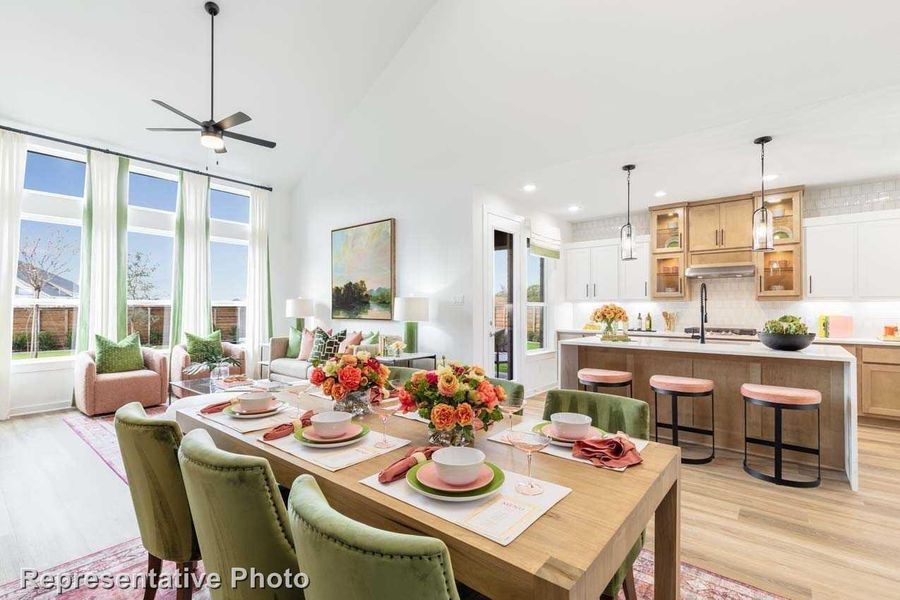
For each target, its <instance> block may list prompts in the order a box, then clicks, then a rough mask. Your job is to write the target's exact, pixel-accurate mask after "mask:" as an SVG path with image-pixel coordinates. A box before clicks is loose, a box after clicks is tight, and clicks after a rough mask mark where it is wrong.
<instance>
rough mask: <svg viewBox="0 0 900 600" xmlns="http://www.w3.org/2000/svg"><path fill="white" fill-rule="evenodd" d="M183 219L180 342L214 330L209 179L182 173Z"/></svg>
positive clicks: (203, 176)
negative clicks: (210, 264) (187, 337)
mask: <svg viewBox="0 0 900 600" xmlns="http://www.w3.org/2000/svg"><path fill="white" fill-rule="evenodd" d="M181 185H182V195H181V198H182V218H183V225H184V252H183V254H182V255H181V256H180V257H178V258H179V259H180V261H181V275H182V279H181V293H182V298H181V337H180V339H181V341H184V339H185V338H184V334H185V332H187V333H192V334H195V335H207V334H209V333H210V332H211V331H212V322H211V321H212V315H211V313H212V305H211V303H210V297H209V296H210V293H209V177H206V176H205V175H196V174H194V173H183V175H182V180H181Z"/></svg>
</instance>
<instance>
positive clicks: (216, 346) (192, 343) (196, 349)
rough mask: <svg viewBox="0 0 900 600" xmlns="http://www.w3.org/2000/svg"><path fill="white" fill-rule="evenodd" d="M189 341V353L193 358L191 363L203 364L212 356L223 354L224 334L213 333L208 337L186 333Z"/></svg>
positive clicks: (217, 331)
mask: <svg viewBox="0 0 900 600" xmlns="http://www.w3.org/2000/svg"><path fill="white" fill-rule="evenodd" d="M184 337H185V338H186V339H187V353H188V354H189V355H190V356H191V362H203V361H204V360H206V357H207V356H209V355H210V354H222V332H221V331H219V330H216V331H213V332H212V333H211V334H209V335H208V336H206V337H203V336H200V335H194V334H193V333H185V334H184Z"/></svg>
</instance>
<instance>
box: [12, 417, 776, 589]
mask: <svg viewBox="0 0 900 600" xmlns="http://www.w3.org/2000/svg"><path fill="white" fill-rule="evenodd" d="M163 412H165V407H156V408H153V409H149V410H148V413H149V414H151V415H159V414H162V413H163ZM64 420H65V422H66V424H67V425H68V426H69V427H70V428H71V429H72V431H74V432H75V434H76V435H78V437H80V438H81V439H82V440H84V442H85V443H86V444H87V445H88V446H90V448H91V449H92V450H93V451H94V452H96V453H97V455H98V456H99V457H100V459H101V460H103V462H104V463H106V464H107V465H108V466H109V468H110V469H112V470H113V471H114V472H115V473H116V475H118V476H119V477H120V478H121V479H122V481H126V482H127V480H126V478H125V469H124V468H123V466H122V460H121V457H120V455H119V448H118V444H117V443H116V434H115V429H114V427H113V420H112V417H99V418H89V417H85V416H84V415H80V414H78V415H72V416H69V417H66V418H65V419H64ZM146 560H147V554H146V551H145V550H144V548H143V547H142V546H141V542H140V539H134V540H130V541H127V542H123V543H121V544H119V545H117V546H113V547H111V548H107V549H105V550H100V551H99V552H95V553H94V554H90V555H88V556H85V557H82V558H79V559H76V560H73V561H70V562H68V563H65V564H62V565H59V566H57V567H54V568H52V569H49V570H48V571H47V572H49V573H112V574H120V573H122V574H124V573H142V572H144V570H145V568H146ZM172 568H173V565H172V564H171V563H165V564H164V570H168V571H171V570H172ZM201 570H202V569H201ZM634 570H635V582H636V587H637V595H638V598H640V599H641V600H651V599H652V598H653V553H652V552H650V551H648V550H644V551H643V552H641V555H640V556H639V557H638V559H637V561H636V562H635V565H634ZM51 597H60V598H65V599H66V600H94V599H98V600H99V599H101V598H102V599H104V600H131V599H133V598H141V597H142V591H141V590H127V591H124V590H123V591H119V590H72V591H68V592H64V593H63V594H62V595H61V596H56V594H55V592H49V593H48V592H36V591H33V590H27V591H22V590H20V589H19V582H18V581H14V582H10V583H8V584H6V585H3V586H0V600H13V599H15V600H43V599H45V598H51ZM174 597H175V592H174V590H165V591H163V590H161V591H160V593H159V594H158V595H157V598H160V599H161V600H168V599H170V598H174ZM194 597H195V598H198V599H205V598H207V597H208V596H207V595H206V592H205V591H201V592H199V593H195V594H194ZM619 597H620V598H623V599H624V595H622V594H620V595H619ZM681 597H682V599H683V600H784V599H783V598H782V597H781V596H776V595H774V594H769V593H768V592H764V591H762V590H760V589H757V588H755V587H753V586H750V585H747V584H744V583H741V582H739V581H734V580H733V579H729V578H727V577H722V576H721V575H717V574H715V573H712V572H710V571H707V570H705V569H701V568H699V567H695V566H692V565H688V564H686V563H682V564H681Z"/></svg>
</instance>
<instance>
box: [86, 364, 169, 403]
mask: <svg viewBox="0 0 900 600" xmlns="http://www.w3.org/2000/svg"><path fill="white" fill-rule="evenodd" d="M141 353H142V354H143V358H144V368H143V369H139V370H137V371H124V372H120V373H97V363H96V357H95V354H94V353H93V352H79V353H78V354H77V355H76V356H75V406H76V407H78V410H80V411H81V412H83V413H84V414H86V415H88V416H94V415H102V414H107V413H114V412H116V411H117V410H118V409H119V408H120V407H122V406H125V405H126V404H128V403H129V402H140V403H141V404H142V405H143V406H145V407H147V406H157V405H159V404H164V403H165V402H167V401H168V399H169V357H168V356H167V355H166V353H165V352H163V351H160V350H154V349H153V348H141Z"/></svg>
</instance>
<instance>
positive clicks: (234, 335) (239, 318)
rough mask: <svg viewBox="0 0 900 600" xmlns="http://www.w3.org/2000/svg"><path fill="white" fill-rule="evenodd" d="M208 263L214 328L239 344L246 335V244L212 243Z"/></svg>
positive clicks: (225, 337) (223, 337)
mask: <svg viewBox="0 0 900 600" xmlns="http://www.w3.org/2000/svg"><path fill="white" fill-rule="evenodd" d="M209 262H210V274H209V283H210V288H211V289H210V293H211V300H212V305H213V315H212V316H213V329H218V330H220V331H221V332H222V339H224V340H229V341H238V340H240V339H241V338H243V336H244V322H245V321H244V309H245V306H246V303H247V245H246V244H240V243H226V242H219V241H215V242H210V245H209Z"/></svg>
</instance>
